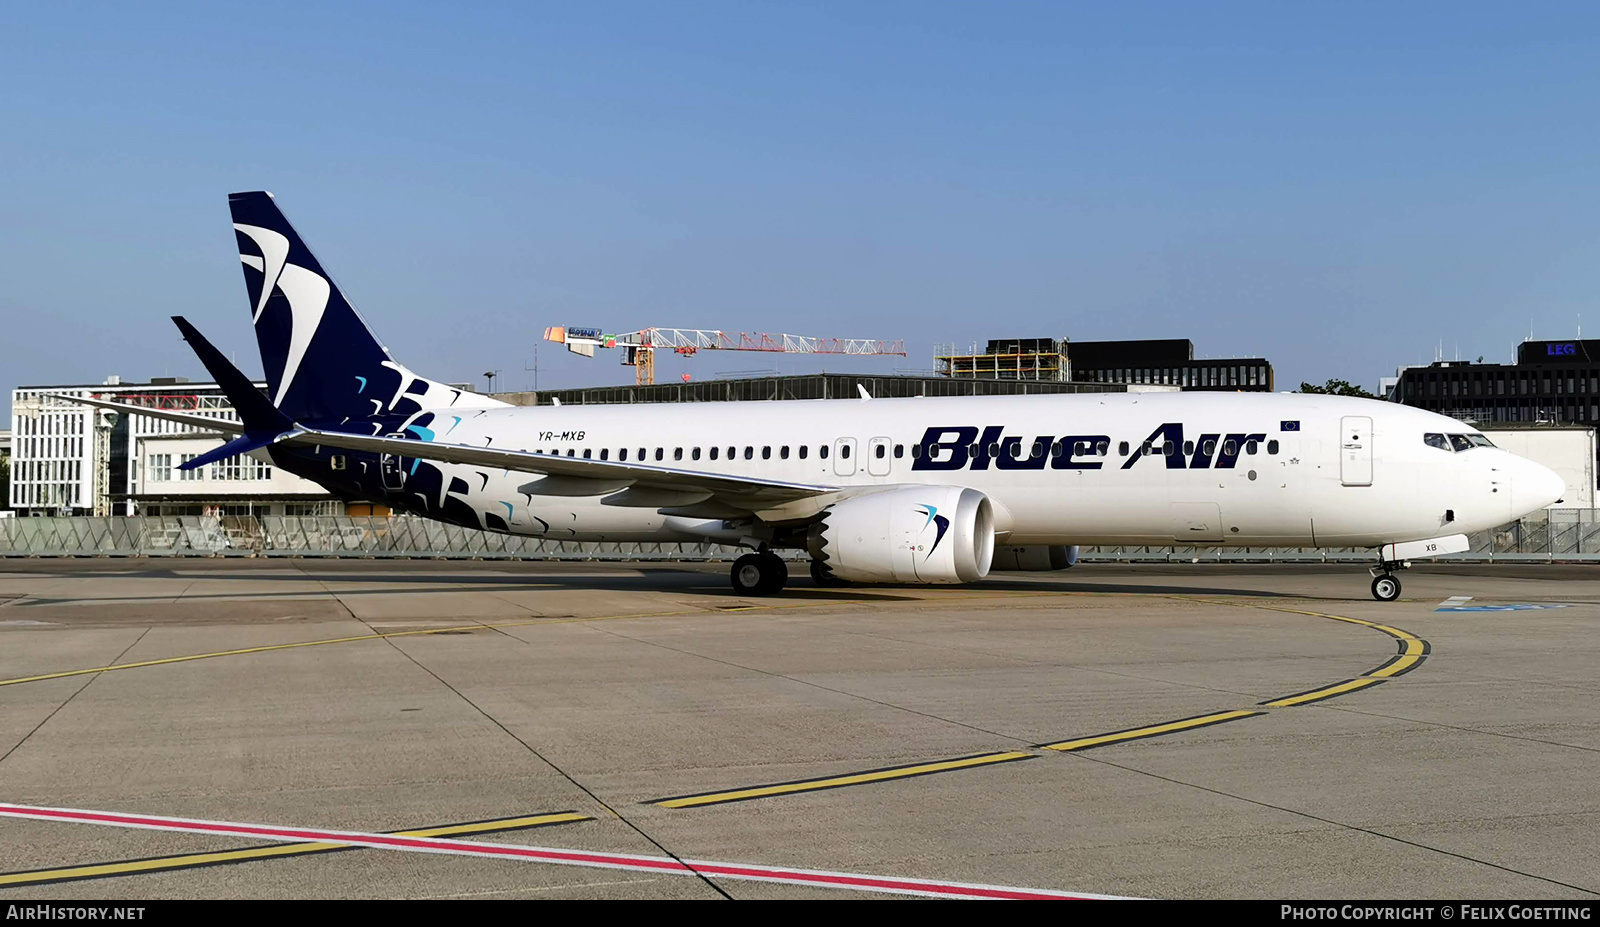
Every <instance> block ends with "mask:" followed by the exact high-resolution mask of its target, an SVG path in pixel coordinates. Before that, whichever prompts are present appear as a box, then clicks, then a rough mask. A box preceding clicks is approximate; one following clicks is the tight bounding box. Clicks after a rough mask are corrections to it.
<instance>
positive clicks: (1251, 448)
mask: <svg viewBox="0 0 1600 927" xmlns="http://www.w3.org/2000/svg"><path fill="white" fill-rule="evenodd" d="M1259 446H1260V445H1259V444H1258V443H1257V442H1255V441H1246V442H1245V443H1244V452H1245V453H1246V454H1249V455H1251V456H1252V457H1253V456H1255V453H1256V448H1257V447H1259Z"/></svg>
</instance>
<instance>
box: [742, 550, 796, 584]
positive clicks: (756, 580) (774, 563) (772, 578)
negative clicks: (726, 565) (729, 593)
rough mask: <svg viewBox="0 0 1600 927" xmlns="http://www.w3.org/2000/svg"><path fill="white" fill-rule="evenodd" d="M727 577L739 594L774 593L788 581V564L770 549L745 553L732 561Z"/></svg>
mask: <svg viewBox="0 0 1600 927" xmlns="http://www.w3.org/2000/svg"><path fill="white" fill-rule="evenodd" d="M731 574H732V575H731V576H730V577H729V578H730V579H731V580H732V581H733V591H734V592H737V593H738V594H739V595H776V594H778V593H779V592H781V591H783V585H784V583H787V582H788V581H789V566H788V564H786V563H784V562H783V559H782V558H781V557H779V556H778V555H777V554H774V553H772V552H771V551H765V550H763V551H761V552H759V553H754V554H745V555H744V556H743V557H740V558H739V559H738V560H735V561H733V570H732V571H731Z"/></svg>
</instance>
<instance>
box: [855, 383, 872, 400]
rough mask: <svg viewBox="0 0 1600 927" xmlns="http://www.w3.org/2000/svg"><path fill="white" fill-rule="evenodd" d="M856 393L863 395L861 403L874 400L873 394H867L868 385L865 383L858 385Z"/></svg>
mask: <svg viewBox="0 0 1600 927" xmlns="http://www.w3.org/2000/svg"><path fill="white" fill-rule="evenodd" d="M856 392H858V393H860V394H861V401H862V402H866V401H867V400H869V399H871V398H872V394H871V393H869V392H867V387H866V384H864V383H857V384H856Z"/></svg>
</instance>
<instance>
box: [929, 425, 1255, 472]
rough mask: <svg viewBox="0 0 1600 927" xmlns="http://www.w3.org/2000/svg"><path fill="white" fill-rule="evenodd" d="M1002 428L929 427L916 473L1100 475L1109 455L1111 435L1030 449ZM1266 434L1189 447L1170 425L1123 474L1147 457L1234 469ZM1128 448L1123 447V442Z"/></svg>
mask: <svg viewBox="0 0 1600 927" xmlns="http://www.w3.org/2000/svg"><path fill="white" fill-rule="evenodd" d="M1004 431H1005V429H1004V427H1003V426H1000V425H988V426H985V427H984V428H982V429H981V430H980V429H979V428H977V427H974V426H970V425H955V426H948V427H935V428H929V429H927V431H925V432H924V433H923V435H922V441H921V442H920V446H919V447H918V449H917V451H916V452H915V453H914V454H913V458H912V463H911V469H913V470H988V469H990V468H991V467H992V468H994V469H996V470H1044V469H1046V468H1049V469H1052V470H1099V469H1102V468H1103V467H1104V466H1105V459H1106V458H1107V457H1108V456H1109V454H1110V449H1111V443H1112V442H1111V437H1110V436H1109V435H1103V434H1102V435H1088V434H1085V435H1063V436H1061V437H1059V438H1057V436H1055V435H1039V436H1037V437H1035V438H1034V439H1033V440H1032V441H1031V442H1030V443H1029V444H1028V445H1027V446H1026V447H1025V446H1024V445H1023V440H1024V439H1023V438H1022V437H1021V436H1018V435H1006V434H1005V433H1004ZM1265 440H1267V436H1266V434H1265V433H1263V432H1233V433H1225V432H1215V433H1203V434H1201V435H1200V437H1199V439H1198V440H1196V441H1194V442H1192V443H1189V444H1185V442H1184V439H1183V424H1182V423H1180V422H1167V423H1164V424H1162V425H1161V426H1160V427H1158V428H1156V429H1155V430H1154V431H1152V432H1151V433H1150V435H1149V437H1147V438H1145V439H1144V440H1143V441H1141V442H1140V443H1139V444H1138V445H1137V446H1136V447H1135V448H1134V449H1133V452H1132V453H1131V454H1129V455H1128V458H1127V460H1125V461H1123V462H1122V465H1121V469H1123V470H1127V469H1130V468H1131V467H1133V465H1134V464H1136V463H1138V462H1139V461H1140V460H1142V459H1144V458H1146V457H1163V458H1165V459H1166V463H1167V469H1169V470H1204V469H1220V470H1228V469H1232V468H1233V467H1234V466H1236V465H1237V464H1238V461H1239V454H1240V452H1241V451H1242V450H1243V449H1244V447H1245V445H1246V444H1248V443H1249V442H1252V441H1265ZM1124 444H1125V442H1124Z"/></svg>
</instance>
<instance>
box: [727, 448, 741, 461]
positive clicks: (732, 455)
mask: <svg viewBox="0 0 1600 927" xmlns="http://www.w3.org/2000/svg"><path fill="white" fill-rule="evenodd" d="M738 456H739V449H738V448H736V447H730V448H728V459H729V460H732V459H734V458H735V457H738Z"/></svg>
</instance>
